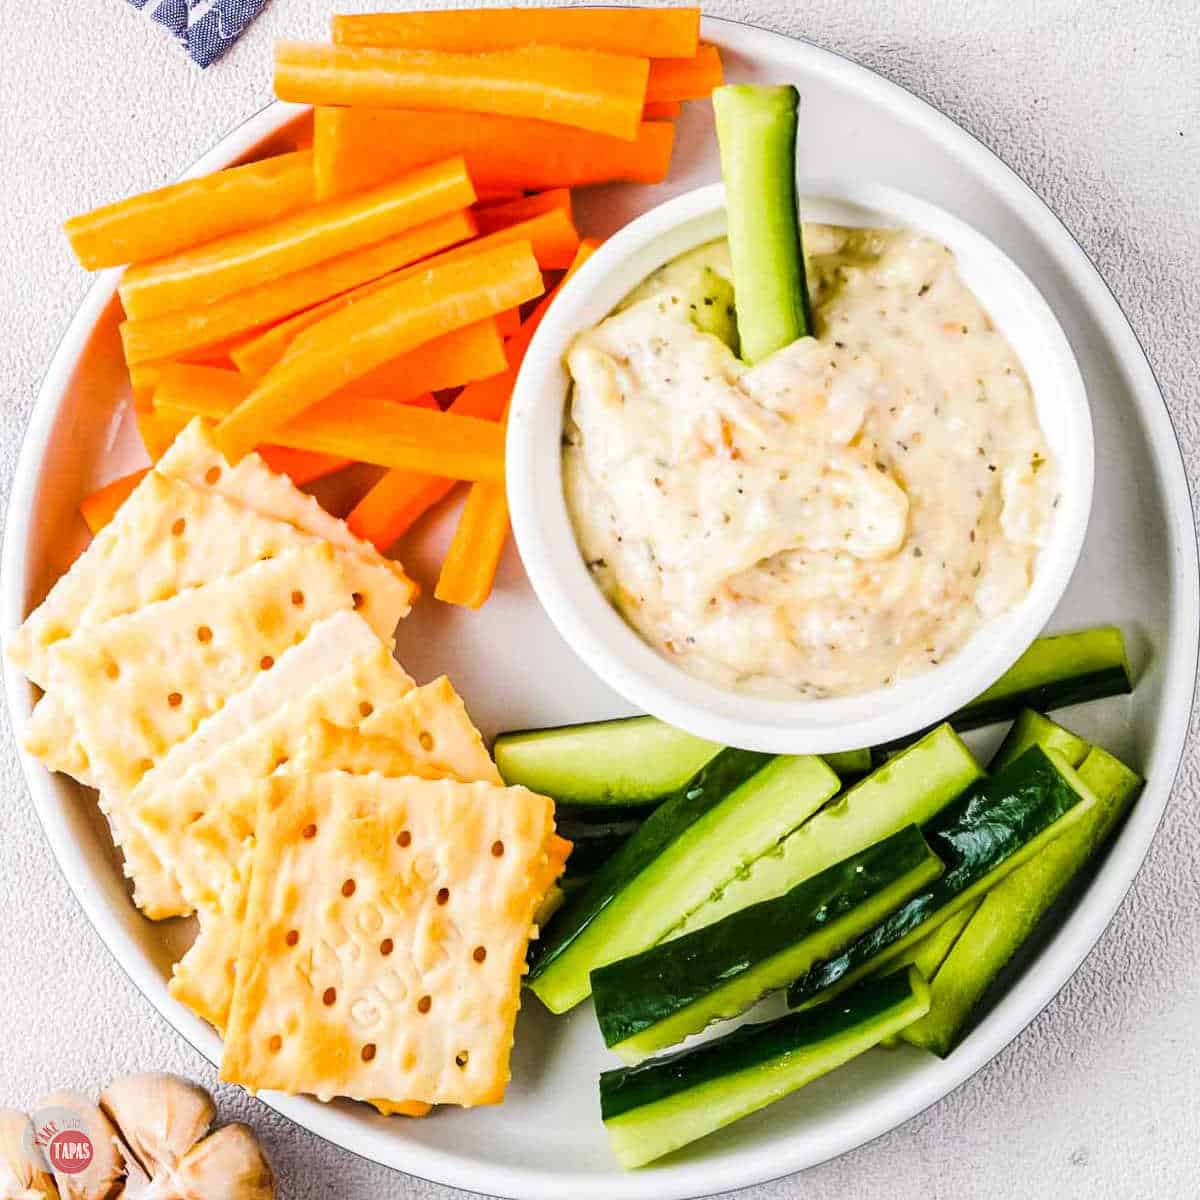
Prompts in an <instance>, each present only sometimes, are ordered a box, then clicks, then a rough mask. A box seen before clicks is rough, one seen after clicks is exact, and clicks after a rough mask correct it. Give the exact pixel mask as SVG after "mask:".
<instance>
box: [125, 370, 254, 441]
mask: <svg viewBox="0 0 1200 1200" xmlns="http://www.w3.org/2000/svg"><path fill="white" fill-rule="evenodd" d="M193 369H194V370H197V371H201V370H203V371H213V370H217V369H218V368H216V367H195V368H193ZM231 373H232V372H231ZM156 394H157V389H156ZM133 420H134V424H136V425H137V431H138V434H139V436H140V437H141V439H142V445H143V446H145V448H146V453H147V454H148V455H150V461H151V462H158V460H159V459H160V458H162V456H163V455H164V454H166V452H167V451H168V450H169V449H170V447H171V443H172V442H173V441H174V440H175V439H176V437H178V435H179V432H180V431H181V430H182V429H183V427H184V426H185V425H186V424H187V423H188V418H187V416H186V415H185V414H183V413H177V412H160V411H159V410H158V408H157V407H154V408H149V409H146V408H142V407H141V406H140V405H138V404H136V403H135V404H134V406H133Z"/></svg>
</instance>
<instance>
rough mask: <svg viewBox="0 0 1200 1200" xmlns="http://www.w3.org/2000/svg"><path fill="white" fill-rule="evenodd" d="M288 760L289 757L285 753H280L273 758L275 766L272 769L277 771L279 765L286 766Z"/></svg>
mask: <svg viewBox="0 0 1200 1200" xmlns="http://www.w3.org/2000/svg"><path fill="white" fill-rule="evenodd" d="M290 761H291V759H289V758H288V756H287V755H286V754H280V755H278V756H277V757H276V759H275V766H274V768H273V769H274V770H276V771H278V770H279V768H280V767H286V766H287V764H288V763H289V762H290Z"/></svg>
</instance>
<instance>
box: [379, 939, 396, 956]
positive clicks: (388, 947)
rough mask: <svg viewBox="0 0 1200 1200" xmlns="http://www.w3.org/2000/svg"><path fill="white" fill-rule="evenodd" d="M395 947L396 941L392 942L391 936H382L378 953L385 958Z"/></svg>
mask: <svg viewBox="0 0 1200 1200" xmlns="http://www.w3.org/2000/svg"><path fill="white" fill-rule="evenodd" d="M395 948H396V943H395V942H393V941H392V939H391V938H384V939H383V941H382V942H380V943H379V953H380V954H382V955H383V957H384V958H387V956H388V955H389V954H391V952H392V951H393V950H395Z"/></svg>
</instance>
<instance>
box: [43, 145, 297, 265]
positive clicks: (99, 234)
mask: <svg viewBox="0 0 1200 1200" xmlns="http://www.w3.org/2000/svg"><path fill="white" fill-rule="evenodd" d="M312 202H313V170H312V152H311V151H304V152H299V153H293V154H279V155H276V156H275V157H274V158H264V159H263V160H262V161H261V162H254V163H247V164H246V165H245V166H243V167H230V168H229V169H228V170H225V171H217V172H216V173H215V174H213V175H205V176H203V177H202V178H200V179H185V180H184V181H183V182H182V183H173V184H171V185H170V186H169V187H164V188H158V189H157V190H155V191H152V192H142V193H141V195H138V196H131V197H130V198H129V199H128V200H119V201H117V203H115V204H106V205H105V206H104V207H103V208H97V209H94V210H93V211H92V212H89V213H84V214H82V215H81V216H78V217H72V218H71V219H70V220H69V221H67V222H66V224H65V225H64V226H63V228H64V230H66V234H67V238H68V239H69V240H70V243H71V249H72V250H74V251H75V256H76V257H77V258H78V259H79V261H80V263H81V264H82V265H83V266H85V267H86V268H87V269H88V270H89V271H95V270H98V269H99V268H101V267H117V266H120V265H121V264H122V263H138V262H146V261H147V260H148V259H153V258H162V257H163V256H164V255H168V254H176V253H178V252H179V251H180V250H186V249H187V248H188V247H189V246H197V245H199V244H200V243H201V242H208V241H212V240H213V238H219V237H225V236H226V235H227V234H231V233H238V232H241V231H242V230H245V229H253V228H255V227H256V226H259V225H266V224H268V223H269V222H271V221H279V220H282V219H283V218H284V217H286V216H289V215H290V214H291V213H294V212H297V211H298V210H299V209H301V208H304V207H305V206H306V205H309V204H311V203H312Z"/></svg>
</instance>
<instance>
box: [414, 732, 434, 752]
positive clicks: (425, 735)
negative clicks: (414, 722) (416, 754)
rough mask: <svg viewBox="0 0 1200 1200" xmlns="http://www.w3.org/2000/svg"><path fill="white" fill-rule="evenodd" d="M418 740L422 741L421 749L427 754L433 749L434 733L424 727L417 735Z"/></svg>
mask: <svg viewBox="0 0 1200 1200" xmlns="http://www.w3.org/2000/svg"><path fill="white" fill-rule="evenodd" d="M417 741H418V742H420V743H421V749H422V750H424V751H425V753H426V754H428V753H429V751H430V750H432V749H433V734H432V733H430V732H429V730H427V729H422V730H421V732H420V733H419V734H418V735H417Z"/></svg>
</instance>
